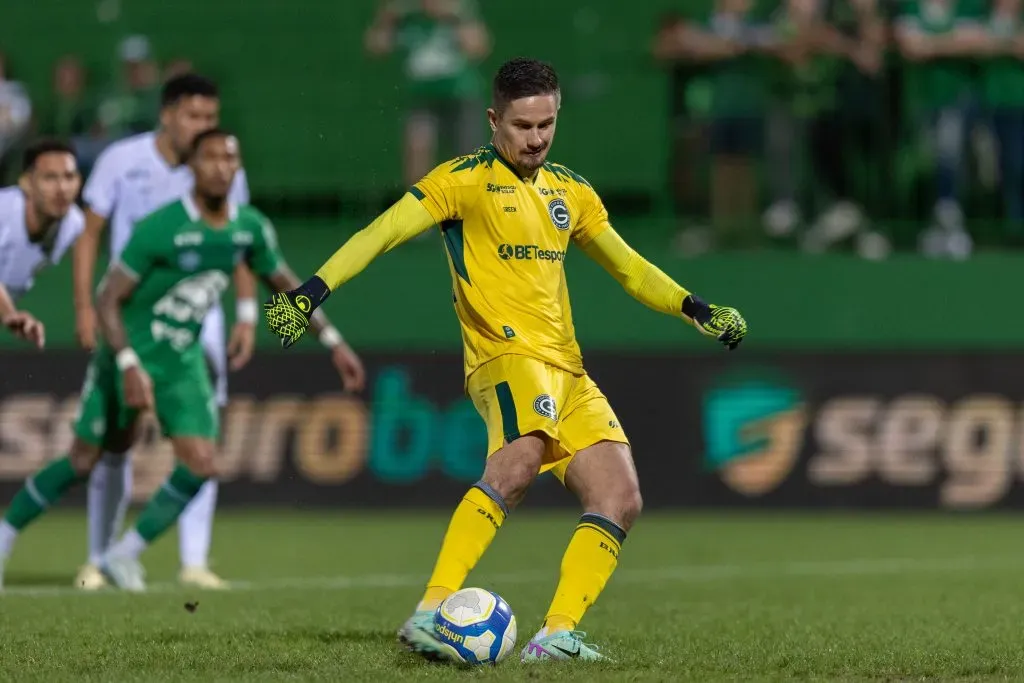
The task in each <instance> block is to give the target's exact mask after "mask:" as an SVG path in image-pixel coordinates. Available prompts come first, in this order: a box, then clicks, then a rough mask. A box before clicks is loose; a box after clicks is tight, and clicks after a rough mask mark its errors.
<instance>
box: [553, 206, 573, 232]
mask: <svg viewBox="0 0 1024 683" xmlns="http://www.w3.org/2000/svg"><path fill="white" fill-rule="evenodd" d="M548 215H549V216H551V222H552V223H554V224H555V227H556V228H558V229H559V230H568V229H569V222H570V219H569V207H568V205H567V204H566V203H565V200H564V199H552V200H551V201H550V202H548Z"/></svg>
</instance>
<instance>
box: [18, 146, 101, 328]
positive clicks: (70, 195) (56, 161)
mask: <svg viewBox="0 0 1024 683" xmlns="http://www.w3.org/2000/svg"><path fill="white" fill-rule="evenodd" d="M81 185H82V177H81V176H80V175H79V173H78V163H77V162H76V161H75V155H74V153H73V152H72V151H71V148H70V147H69V146H68V145H67V144H65V143H63V142H59V141H56V140H41V141H39V142H36V143H34V144H32V145H30V146H29V147H28V148H27V149H26V150H25V153H24V162H23V165H22V174H21V178H20V180H19V182H18V185H15V186H11V187H5V188H3V189H0V322H2V324H3V326H4V327H5V328H7V329H8V330H10V331H11V332H12V333H14V334H15V335H17V336H19V337H21V338H23V339H25V340H26V341H28V342H30V343H32V344H34V345H35V346H37V347H38V348H42V347H43V345H44V344H45V342H46V334H45V330H44V328H43V324H42V323H41V322H39V321H38V320H37V319H36V318H35V316H33V315H32V314H31V313H29V312H28V311H20V310H18V308H17V301H18V299H19V298H20V297H21V296H22V295H23V294H25V293H26V292H27V291H28V290H30V289H31V288H32V285H33V284H34V281H35V276H36V274H37V273H38V272H39V271H40V270H42V269H44V268H46V267H47V266H50V265H53V264H55V263H58V262H59V261H60V259H61V257H62V256H63V255H64V254H65V253H67V251H68V249H70V248H71V245H73V244H74V243H75V240H76V239H78V236H79V235H80V234H82V230H83V228H84V227H85V216H84V215H83V214H82V210H81V209H79V208H78V207H77V206H75V197H77V196H78V189H79V188H80V187H81Z"/></svg>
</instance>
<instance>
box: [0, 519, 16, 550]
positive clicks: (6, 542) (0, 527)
mask: <svg viewBox="0 0 1024 683" xmlns="http://www.w3.org/2000/svg"><path fill="white" fill-rule="evenodd" d="M16 540H18V530H17V529H15V528H14V527H13V526H11V525H10V524H8V523H7V520H6V519H5V520H3V521H0V559H6V558H8V557H10V555H11V551H12V550H13V549H14V542H15V541H16Z"/></svg>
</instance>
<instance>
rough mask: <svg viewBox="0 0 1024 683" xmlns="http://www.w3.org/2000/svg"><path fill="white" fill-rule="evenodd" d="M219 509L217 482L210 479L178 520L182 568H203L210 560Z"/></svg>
mask: <svg viewBox="0 0 1024 683" xmlns="http://www.w3.org/2000/svg"><path fill="white" fill-rule="evenodd" d="M216 508H217V482H216V481H215V480H213V479H208V480H207V481H206V482H205V483H204V484H203V486H202V488H200V489H199V493H197V494H196V496H195V498H193V499H192V500H191V501H189V504H188V505H187V506H186V507H185V510H184V511H183V512H182V513H181V517H179V518H178V544H179V550H180V552H181V566H182V567H186V568H203V567H206V566H207V563H208V562H209V560H210V543H211V542H212V541H213V513H214V510H216Z"/></svg>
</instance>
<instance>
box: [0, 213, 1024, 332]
mask: <svg viewBox="0 0 1024 683" xmlns="http://www.w3.org/2000/svg"><path fill="white" fill-rule="evenodd" d="M354 227H355V226H354V225H349V226H346V227H345V228H338V227H334V226H330V225H312V224H309V225H281V226H279V232H280V235H281V242H282V246H283V249H284V251H285V254H286V255H287V257H288V259H289V261H290V262H291V264H292V266H293V268H294V269H295V271H296V272H297V273H298V275H299V277H300V278H305V277H307V276H308V275H310V274H311V273H312V272H313V271H315V269H316V268H317V267H319V265H320V264H321V263H322V262H323V261H324V260H326V258H327V257H328V256H329V255H330V254H331V253H332V252H333V251H334V250H335V249H336V248H337V247H338V246H340V244H341V243H342V242H343V241H344V240H345V238H346V237H347V236H348V235H349V234H350V233H351V231H352V229H353V228H354ZM638 227H639V226H638V225H633V224H632V223H631V222H625V223H622V224H620V225H619V229H620V231H621V232H622V233H623V234H624V235H625V236H626V238H627V239H631V237H630V236H631V235H635V234H636V229H637V228H638ZM665 244H666V242H665V241H663V240H658V241H653V240H650V239H649V238H644V239H640V238H636V239H635V241H634V246H635V247H636V248H637V249H638V250H639V251H640V252H641V253H643V254H645V255H646V256H647V257H648V258H649V259H650V260H652V261H653V262H655V263H656V264H657V265H659V266H660V267H662V268H663V269H664V270H665V271H666V272H668V273H669V274H670V275H671V276H673V277H674V278H676V279H677V281H678V282H680V283H681V284H683V285H684V286H686V287H688V288H691V289H692V290H694V291H696V292H698V293H700V294H701V295H702V296H704V297H705V298H707V299H709V300H710V301H712V302H717V303H724V304H729V305H732V306H736V307H738V308H740V310H741V311H743V313H744V314H745V316H746V317H747V320H748V322H749V324H750V338H749V342H748V344H747V347H748V348H750V349H754V348H764V349H787V348H798V349H857V348H866V347H870V348H879V349H904V348H908V349H948V350H958V349H1014V348H1021V347H1024V316H1019V315H1016V312H1017V311H1018V309H1019V300H1018V298H1017V291H1018V288H1017V287H1016V286H1015V284H1014V283H1016V282H1019V281H1020V273H1021V272H1024V256H1019V255H1014V254H979V255H977V256H976V257H975V258H974V259H972V260H971V261H969V262H965V263H951V262H937V261H928V260H924V259H921V258H919V257H917V256H913V255H908V256H897V257H894V258H892V259H890V260H889V261H886V262H882V263H872V262H866V261H862V260H860V259H857V258H854V257H850V256H843V255H830V256H823V257H820V258H813V257H808V256H805V255H801V254H796V253H788V252H770V251H768V252H759V253H752V254H749V255H722V256H712V257H705V258H701V259H694V260H687V259H681V258H677V257H673V256H671V255H669V254H668V253H667V250H666V249H665ZM566 270H567V274H568V281H569V291H570V294H571V297H572V306H573V312H574V317H575V321H576V327H577V331H578V334H579V339H580V343H581V344H582V346H583V349H584V352H586V351H587V350H588V349H589V350H598V349H614V348H631V349H643V350H650V351H671V350H676V349H689V350H701V349H703V350H709V351H713V350H714V348H713V346H712V345H711V344H710V342H708V341H707V340H705V339H704V338H702V337H700V335H698V334H697V333H696V331H693V330H690V329H687V328H684V327H683V326H682V324H681V323H679V322H678V321H677V320H674V319H672V318H669V317H668V316H664V315H662V314H659V313H655V312H654V311H651V310H650V309H648V308H646V307H644V306H642V305H641V304H639V303H637V302H636V301H634V300H633V299H631V298H630V297H629V296H628V295H627V294H626V293H625V292H623V291H622V289H621V288H620V287H619V285H618V284H617V283H616V282H615V281H614V280H612V278H611V277H609V276H608V275H607V274H606V273H605V272H604V271H603V270H601V269H600V267H598V266H597V265H595V264H594V263H592V262H591V261H590V260H589V259H587V257H586V256H584V255H583V253H582V252H580V251H578V250H571V251H570V253H569V257H568V259H567V262H566ZM70 283H71V280H70V265H69V264H62V265H61V266H60V267H58V268H57V269H54V270H53V271H50V272H46V273H43V275H42V276H41V277H40V278H39V280H38V282H37V286H36V289H35V290H34V291H32V292H31V293H30V294H29V295H28V296H27V297H26V298H25V299H24V300H23V302H22V303H23V305H24V306H25V307H26V308H28V309H29V310H32V311H33V312H35V313H36V314H38V315H39V316H40V317H42V319H43V320H44V322H45V323H46V324H47V325H48V328H49V331H48V338H49V343H50V345H51V346H60V345H63V344H71V343H73V334H74V320H73V311H72V305H71V300H70V291H71V289H70V288H71V284H70ZM327 312H328V313H329V314H331V315H332V316H333V317H334V318H335V320H336V321H337V322H339V324H340V327H341V328H342V330H343V332H344V333H345V335H346V336H347V337H348V338H349V339H350V340H351V341H352V343H353V344H354V345H356V346H359V347H362V348H371V347H372V348H378V349H396V350H397V349H418V350H458V349H459V348H460V343H461V342H460V336H459V330H458V322H457V320H456V318H455V313H454V310H453V308H452V302H451V282H450V279H449V275H448V268H447V262H446V261H445V256H444V251H443V248H442V246H441V241H440V238H439V237H437V235H436V234H431V235H428V236H427V237H425V238H423V239H422V241H417V242H413V243H410V244H406V245H403V246H402V247H400V248H399V249H397V250H395V251H393V252H391V253H390V254H387V255H385V256H383V257H381V258H380V259H378V260H377V261H375V262H374V263H372V264H371V265H370V267H369V268H368V269H367V270H366V271H365V272H364V273H363V274H362V275H361V276H360V277H358V278H356V280H354V281H353V282H352V283H350V284H349V285H348V286H346V287H345V288H344V289H343V290H341V291H339V292H338V293H336V294H335V295H333V296H332V297H331V299H330V300H329V301H328V304H327ZM994 313H995V314H996V315H993V314H994ZM1009 313H1015V315H1009ZM1002 315H1005V316H1006V317H1000V316H1002ZM261 341H262V342H263V343H264V344H265V345H266V346H267V347H268V348H272V347H273V346H274V344H275V343H276V342H275V340H273V339H272V338H270V336H269V335H267V334H264V336H263V337H261ZM12 343H13V342H12V340H11V339H10V337H9V336H8V335H0V344H3V345H8V346H9V345H11V344H12Z"/></svg>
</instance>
